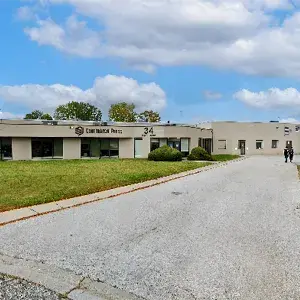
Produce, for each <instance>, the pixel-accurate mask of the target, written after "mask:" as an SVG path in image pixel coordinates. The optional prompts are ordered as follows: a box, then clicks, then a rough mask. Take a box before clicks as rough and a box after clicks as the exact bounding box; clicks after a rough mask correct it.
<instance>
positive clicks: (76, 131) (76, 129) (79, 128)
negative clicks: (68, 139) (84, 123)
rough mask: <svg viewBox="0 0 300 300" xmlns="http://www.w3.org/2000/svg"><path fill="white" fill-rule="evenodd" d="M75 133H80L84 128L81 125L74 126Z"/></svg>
mask: <svg viewBox="0 0 300 300" xmlns="http://www.w3.org/2000/svg"><path fill="white" fill-rule="evenodd" d="M75 133H76V134H77V135H82V134H83V133H84V128H83V127H81V126H79V127H76V128H75Z"/></svg>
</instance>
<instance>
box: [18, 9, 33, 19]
mask: <svg viewBox="0 0 300 300" xmlns="http://www.w3.org/2000/svg"><path fill="white" fill-rule="evenodd" d="M16 18H17V19H18V20H20V21H29V20H32V19H34V12H33V10H32V8H31V7H29V6H21V7H19V8H18V10H17V13H16Z"/></svg>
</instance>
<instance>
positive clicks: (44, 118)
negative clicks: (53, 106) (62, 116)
mask: <svg viewBox="0 0 300 300" xmlns="http://www.w3.org/2000/svg"><path fill="white" fill-rule="evenodd" d="M40 119H41V120H49V121H50V120H53V118H52V117H51V116H50V115H49V114H43V115H42V116H41V118H40Z"/></svg>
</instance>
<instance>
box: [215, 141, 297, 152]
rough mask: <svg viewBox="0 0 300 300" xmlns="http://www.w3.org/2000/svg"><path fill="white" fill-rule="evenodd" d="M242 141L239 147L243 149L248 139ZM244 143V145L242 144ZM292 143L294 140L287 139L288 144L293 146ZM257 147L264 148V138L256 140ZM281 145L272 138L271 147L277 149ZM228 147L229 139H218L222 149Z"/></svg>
mask: <svg viewBox="0 0 300 300" xmlns="http://www.w3.org/2000/svg"><path fill="white" fill-rule="evenodd" d="M240 142H241V141H239V145H238V148H239V149H241V148H242V147H245V145H246V141H243V142H244V143H240ZM242 145H244V146H242ZM291 145H292V141H287V142H286V146H287V147H288V146H291ZM255 147H256V149H258V150H259V149H263V148H264V141H263V140H256V141H255ZM278 147H279V141H278V140H272V142H271V148H272V149H277V148H278ZM226 148H227V141H226V140H218V149H221V150H225V149H226Z"/></svg>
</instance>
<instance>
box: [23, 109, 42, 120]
mask: <svg viewBox="0 0 300 300" xmlns="http://www.w3.org/2000/svg"><path fill="white" fill-rule="evenodd" d="M42 116H43V112H42V111H40V110H34V111H33V112H31V113H30V114H26V115H25V118H24V119H25V120H36V119H40V118H41V117H42Z"/></svg>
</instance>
